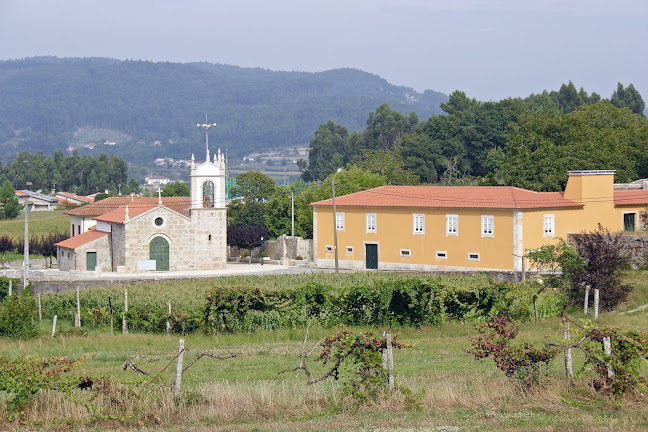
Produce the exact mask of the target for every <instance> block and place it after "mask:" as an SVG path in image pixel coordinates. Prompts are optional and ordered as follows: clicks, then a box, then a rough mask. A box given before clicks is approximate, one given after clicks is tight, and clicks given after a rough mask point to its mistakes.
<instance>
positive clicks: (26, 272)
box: [23, 200, 29, 290]
mask: <svg viewBox="0 0 648 432" xmlns="http://www.w3.org/2000/svg"><path fill="white" fill-rule="evenodd" d="M28 215H29V200H27V201H26V202H25V249H24V254H25V258H24V259H25V261H24V263H23V265H24V266H25V274H24V279H23V290H24V289H25V288H27V285H28V284H29V217H28Z"/></svg>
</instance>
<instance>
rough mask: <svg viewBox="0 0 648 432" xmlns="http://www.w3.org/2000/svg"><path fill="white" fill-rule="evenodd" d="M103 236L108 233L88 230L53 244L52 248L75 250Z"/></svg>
mask: <svg viewBox="0 0 648 432" xmlns="http://www.w3.org/2000/svg"><path fill="white" fill-rule="evenodd" d="M105 235H108V233H107V232H104V231H97V230H90V231H86V232H84V233H83V234H79V235H76V236H74V237H70V238H69V239H66V240H63V241H61V242H58V243H54V246H58V247H63V248H66V249H76V248H78V247H79V246H83V245H84V244H87V243H90V242H91V241H94V240H97V239H99V238H101V237H103V236H105Z"/></svg>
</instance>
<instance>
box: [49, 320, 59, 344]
mask: <svg viewBox="0 0 648 432" xmlns="http://www.w3.org/2000/svg"><path fill="white" fill-rule="evenodd" d="M56 318H58V316H57V315H54V318H52V336H50V339H54V334H55V333H56Z"/></svg>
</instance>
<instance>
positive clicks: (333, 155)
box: [301, 120, 349, 181]
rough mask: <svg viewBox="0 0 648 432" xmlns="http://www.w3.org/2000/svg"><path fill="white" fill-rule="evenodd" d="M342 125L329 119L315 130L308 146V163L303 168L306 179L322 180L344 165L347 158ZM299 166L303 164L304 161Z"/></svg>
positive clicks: (303, 175)
mask: <svg viewBox="0 0 648 432" xmlns="http://www.w3.org/2000/svg"><path fill="white" fill-rule="evenodd" d="M348 135H349V131H348V130H347V128H345V127H344V126H341V125H338V124H335V123H334V122H333V121H332V120H329V121H328V122H326V123H325V124H323V125H320V127H319V128H318V129H317V130H316V131H315V137H314V138H312V139H311V140H310V144H309V147H308V165H307V167H306V168H304V169H303V172H302V178H303V179H304V180H306V181H314V180H324V179H325V178H326V176H327V175H329V174H331V173H332V172H335V170H337V169H338V168H340V167H342V166H344V164H345V163H346V162H348V160H349V154H348V151H347V137H348ZM301 166H305V164H304V162H302V163H301Z"/></svg>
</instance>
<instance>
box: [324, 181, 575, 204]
mask: <svg viewBox="0 0 648 432" xmlns="http://www.w3.org/2000/svg"><path fill="white" fill-rule="evenodd" d="M311 205H312V206H314V207H319V206H322V207H329V206H332V205H333V202H332V200H331V199H328V200H324V201H318V202H314V203H311ZM335 205H336V206H344V207H414V208H475V209H480V208H482V209H541V208H561V207H582V206H583V205H582V204H580V203H577V202H574V201H571V200H568V199H565V198H563V194H562V193H561V192H534V191H530V190H526V189H520V188H516V187H511V186H381V187H378V188H375V189H369V190H366V191H362V192H356V193H353V194H350V195H344V196H340V197H336V198H335Z"/></svg>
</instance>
